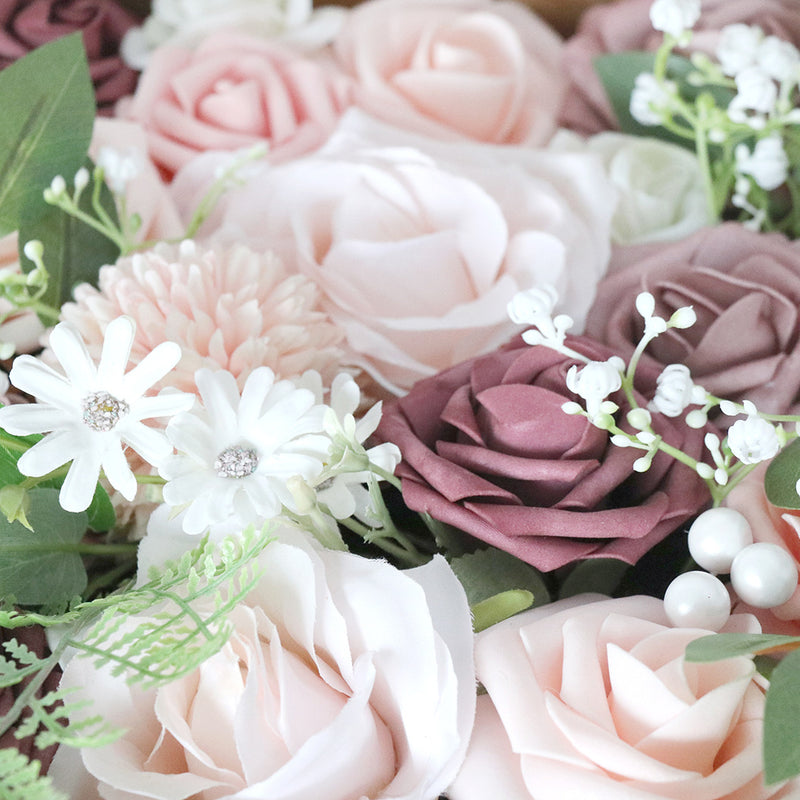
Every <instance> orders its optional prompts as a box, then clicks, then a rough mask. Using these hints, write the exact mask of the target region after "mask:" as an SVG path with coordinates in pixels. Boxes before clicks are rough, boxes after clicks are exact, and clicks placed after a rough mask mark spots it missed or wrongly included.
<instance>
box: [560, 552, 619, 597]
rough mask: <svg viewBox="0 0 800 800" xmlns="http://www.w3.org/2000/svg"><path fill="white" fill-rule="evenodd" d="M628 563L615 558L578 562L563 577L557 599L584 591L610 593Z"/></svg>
mask: <svg viewBox="0 0 800 800" xmlns="http://www.w3.org/2000/svg"><path fill="white" fill-rule="evenodd" d="M629 569H630V564H626V563H625V562H624V561H619V560H617V559H616V558H589V559H586V561H582V562H580V563H579V564H578V565H577V566H575V567H574V568H573V569H572V571H571V572H570V573H569V575H567V577H566V578H565V579H564V582H563V583H562V584H561V589H560V591H559V595H558V596H559V599H563V598H566V597H573V596H574V595H577V594H583V593H585V592H599V593H600V594H608V595H611V594H613V593H614V591H615V590H616V588H617V586H619V582H620V581H621V580H622V577H623V575H624V574H625V573H626V572H627V571H628V570H629Z"/></svg>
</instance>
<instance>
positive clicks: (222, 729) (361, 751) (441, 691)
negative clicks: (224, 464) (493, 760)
mask: <svg viewBox="0 0 800 800" xmlns="http://www.w3.org/2000/svg"><path fill="white" fill-rule="evenodd" d="M255 566H256V567H257V569H258V575H259V579H258V583H257V584H256V586H255V587H254V588H253V590H252V591H251V592H250V593H249V594H248V595H247V597H246V598H245V599H244V600H243V601H242V602H241V603H240V604H239V605H237V606H236V608H235V609H234V611H233V612H232V614H231V622H232V624H233V634H232V636H231V638H230V640H229V641H228V643H227V644H225V645H224V646H223V648H222V649H221V650H220V651H219V652H218V653H217V654H216V655H213V656H211V657H210V658H209V659H208V660H206V661H205V662H204V663H203V664H202V665H201V666H200V667H198V668H197V669H195V670H194V671H192V672H190V673H189V674H187V675H186V676H184V677H182V678H179V679H177V680H175V681H173V682H171V683H169V684H167V685H164V686H161V687H159V688H157V689H153V690H142V689H141V688H137V686H136V685H130V684H128V683H126V681H125V678H124V676H122V675H119V674H115V673H114V672H113V671H112V669H111V668H110V667H96V666H95V665H94V664H93V663H92V659H90V658H82V657H76V658H73V659H72V660H71V661H70V662H69V663H68V664H67V665H66V668H65V674H64V678H63V680H62V686H63V687H73V688H75V689H76V690H77V691H78V692H79V693H80V695H81V696H82V697H83V698H85V699H89V700H92V701H94V703H95V707H96V708H98V709H102V710H103V713H104V714H105V715H106V716H107V717H108V719H110V720H113V722H114V724H115V725H118V726H119V727H121V728H124V729H125V733H124V734H123V736H122V737H121V738H120V739H118V740H117V741H116V742H114V743H112V744H110V745H108V746H106V747H102V748H99V749H84V750H83V751H82V756H83V762H84V764H85V767H86V769H87V770H88V771H89V772H90V773H91V775H92V776H94V778H95V781H96V782H97V781H99V785H100V790H101V791H102V792H103V794H104V795H105V796H106V797H111V796H113V797H114V798H117V800H133V798H154V799H155V798H164V797H170V798H173V800H180V799H181V798H187V799H188V798H212V797H214V798H222V797H225V798H228V799H229V800H245V798H254V797H287V798H288V797H292V798H296V800H318V798H321V797H324V798H326V800H353V798H365V800H390V798H391V800H429V799H430V798H431V797H436V796H437V795H438V794H439V793H440V792H442V791H443V790H444V789H445V788H446V787H447V786H448V784H449V783H450V782H451V781H452V780H453V778H454V777H455V774H456V771H457V770H458V767H459V765H460V763H461V760H462V759H463V755H464V751H465V749H466V744H467V739H468V737H469V731H470V728H471V725H472V718H473V715H474V708H475V685H474V668H473V666H472V630H471V622H470V614H469V608H468V606H467V602H466V598H465V596H464V592H463V589H462V588H461V586H460V584H459V583H458V581H457V580H456V578H455V576H454V575H453V573H452V572H451V570H450V568H449V567H448V566H447V564H446V562H445V561H444V559H442V558H435V559H434V560H433V561H431V562H430V563H429V564H427V565H425V566H423V567H420V568H417V569H414V570H410V571H407V572H401V571H399V570H397V569H395V568H394V567H391V566H390V565H389V564H387V563H385V562H382V561H377V560H368V559H364V558H361V557H359V556H355V555H352V554H350V553H338V552H334V551H327V550H318V549H315V548H312V547H311V546H309V545H308V544H304V543H303V542H302V541H301V540H299V539H298V540H297V544H296V545H290V544H283V543H280V542H272V543H270V544H269V545H268V546H267V547H266V548H265V549H264V550H263V552H262V555H261V556H259V557H258V558H257V559H256V563H255ZM198 613H201V614H202V613H203V611H202V609H198ZM136 622H137V617H136V616H135V615H132V616H131V617H130V618H129V619H128V620H127V621H126V625H127V626H128V627H129V628H130V629H132V628H133V626H135V624H136ZM73 772H74V770H70V769H69V768H67V770H66V774H65V773H64V772H63V771H62V772H60V773H59V770H58V769H56V770H55V775H54V777H55V778H56V780H57V783H59V784H60V783H61V782H62V780H71V779H74V774H72V773H73Z"/></svg>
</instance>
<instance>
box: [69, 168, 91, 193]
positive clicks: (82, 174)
mask: <svg viewBox="0 0 800 800" xmlns="http://www.w3.org/2000/svg"><path fill="white" fill-rule="evenodd" d="M72 182H73V184H74V185H75V190H76V191H80V190H81V189H85V188H86V186H87V185H88V184H89V170H88V169H86V167H81V168H80V169H79V170H78V171H77V172H76V173H75V178H74V180H73V181H72Z"/></svg>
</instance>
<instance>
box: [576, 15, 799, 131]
mask: <svg viewBox="0 0 800 800" xmlns="http://www.w3.org/2000/svg"><path fill="white" fill-rule="evenodd" d="M651 5H652V0H620V2H616V3H609V4H607V5H599V6H596V7H594V8H590V9H588V10H587V11H586V12H585V13H584V15H583V16H582V17H581V19H580V22H579V24H578V30H577V32H576V33H575V35H574V36H573V37H572V38H571V39H570V40H569V41H568V42H567V45H566V47H565V50H564V61H563V67H564V70H565V71H566V74H567V77H568V80H569V89H568V91H567V94H566V99H565V102H564V105H563V108H562V109H561V114H560V123H561V124H562V125H563V126H565V127H567V128H572V129H573V130H576V131H578V132H579V133H583V134H592V133H598V132H599V131H603V130H613V129H616V128H617V127H618V126H617V121H616V117H615V115H614V112H613V111H612V109H611V105H610V103H609V102H608V99H607V98H606V93H605V90H604V89H603V85H602V83H601V82H600V79H599V78H598V77H597V74H596V72H595V69H594V66H593V64H592V60H593V59H594V58H596V57H597V56H599V55H604V54H606V53H621V52H625V51H628V50H650V51H655V50H656V48H657V47H658V46H659V44H660V43H661V34H660V33H658V32H657V31H655V30H653V26H652V24H651V23H650V6H651ZM797 12H798V8H797V2H796V0H758V1H757V2H753V0H703V7H702V13H701V15H700V19H699V20H698V22H697V24H696V25H695V26H694V29H693V30H694V31H695V34H694V36H693V38H692V42H691V45H690V49H691V50H692V51H695V50H700V51H703V52H706V53H707V54H709V55H711V56H712V57H713V55H714V51H715V48H716V45H717V41H718V38H719V37H718V34H719V31H720V29H721V28H723V27H725V26H726V25H731V24H733V23H736V22H740V23H745V24H747V25H759V26H760V27H761V28H762V29H763V30H764V33H766V34H771V35H775V36H778V37H780V38H782V39H787V40H788V41H790V42H792V43H793V44H794V45H796V46H800V14H798V13H797Z"/></svg>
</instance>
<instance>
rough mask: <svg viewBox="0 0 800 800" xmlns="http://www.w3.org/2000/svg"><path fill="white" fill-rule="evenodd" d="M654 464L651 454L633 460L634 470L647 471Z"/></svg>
mask: <svg viewBox="0 0 800 800" xmlns="http://www.w3.org/2000/svg"><path fill="white" fill-rule="evenodd" d="M651 464H652V459H651V458H650V457H649V456H642V457H641V458H637V459H636V461H634V462H633V464H632V465H631V466H632V469H633V471H634V472H647V470H649V469H650V465H651Z"/></svg>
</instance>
